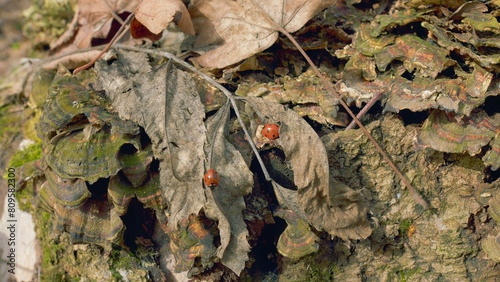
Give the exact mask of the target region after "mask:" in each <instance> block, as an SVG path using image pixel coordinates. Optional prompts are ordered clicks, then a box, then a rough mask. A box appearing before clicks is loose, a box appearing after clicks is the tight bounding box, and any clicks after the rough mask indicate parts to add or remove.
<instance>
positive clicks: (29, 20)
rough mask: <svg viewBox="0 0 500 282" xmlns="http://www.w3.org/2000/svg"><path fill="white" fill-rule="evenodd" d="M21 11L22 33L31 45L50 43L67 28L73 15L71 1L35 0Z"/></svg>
mask: <svg viewBox="0 0 500 282" xmlns="http://www.w3.org/2000/svg"><path fill="white" fill-rule="evenodd" d="M32 2H33V5H31V6H30V7H29V8H28V9H26V10H25V11H24V12H23V15H24V19H25V25H24V26H23V33H24V35H25V36H26V37H27V38H30V39H31V41H32V42H33V43H34V44H33V45H35V46H37V45H50V44H51V43H54V42H55V41H56V40H57V38H58V37H59V36H61V35H62V34H63V33H64V31H66V29H67V24H68V23H69V22H70V21H71V18H72V17H73V15H74V9H73V3H72V2H73V1H68V0H64V1H55V0H42V1H39V0H36V1H32Z"/></svg>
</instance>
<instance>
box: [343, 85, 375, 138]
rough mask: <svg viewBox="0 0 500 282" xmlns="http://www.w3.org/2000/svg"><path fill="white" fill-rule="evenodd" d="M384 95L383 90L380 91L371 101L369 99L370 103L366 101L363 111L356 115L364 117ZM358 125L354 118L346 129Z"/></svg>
mask: <svg viewBox="0 0 500 282" xmlns="http://www.w3.org/2000/svg"><path fill="white" fill-rule="evenodd" d="M381 96H382V92H379V93H377V94H375V96H373V97H372V98H371V99H370V101H368V103H366V105H365V106H364V107H363V108H362V109H361V111H359V113H358V114H357V115H356V117H357V118H358V119H361V117H363V116H364V115H365V114H366V112H368V110H369V109H370V108H371V107H373V105H375V102H377V101H378V99H379V98H380V97H381ZM355 126H356V122H355V121H354V120H352V121H351V123H349V125H348V126H347V127H346V128H345V129H346V130H347V129H353V128H354V127H355Z"/></svg>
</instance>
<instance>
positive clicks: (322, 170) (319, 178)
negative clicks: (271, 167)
mask: <svg viewBox="0 0 500 282" xmlns="http://www.w3.org/2000/svg"><path fill="white" fill-rule="evenodd" d="M246 101H247V103H248V104H249V105H250V106H251V107H252V108H253V109H254V110H255V113H256V115H257V116H258V119H259V120H261V121H263V122H273V123H276V124H280V137H279V138H278V139H276V140H275V141H276V144H277V145H278V146H279V147H280V148H282V149H283V152H284V153H285V155H286V160H287V162H288V163H289V164H290V166H291V168H292V170H293V173H294V182H295V185H297V188H298V191H292V190H287V189H276V190H275V192H276V194H277V197H278V199H279V198H281V199H282V200H284V202H280V205H282V206H283V207H286V208H289V209H292V210H293V211H294V212H296V213H297V214H299V215H301V216H303V217H305V219H306V220H307V222H308V223H309V224H311V225H312V226H314V227H315V228H316V229H317V230H325V231H327V232H328V233H330V234H331V235H334V236H339V237H341V238H343V239H364V238H366V237H368V236H369V235H370V234H371V228H370V226H369V223H368V219H367V217H366V208H365V207H363V206H361V205H360V203H359V202H360V200H361V199H360V196H359V193H358V192H356V191H353V190H352V189H350V188H349V187H347V186H346V185H345V184H342V183H340V182H338V181H334V180H333V179H331V178H330V174H329V165H328V156H327V153H326V149H325V147H324V145H323V143H322V141H321V140H320V138H319V137H318V135H317V134H316V132H315V131H314V130H313V129H312V128H311V126H310V125H309V124H308V123H307V122H306V121H305V120H304V119H303V118H302V117H300V116H299V115H298V114H297V113H295V112H294V111H292V110H290V109H286V108H285V107H283V106H282V105H280V104H277V103H273V102H269V101H266V100H264V99H262V98H254V97H248V98H247V99H246ZM273 186H274V187H275V188H276V187H278V188H279V185H273ZM285 190H287V191H285ZM297 209H298V210H297Z"/></svg>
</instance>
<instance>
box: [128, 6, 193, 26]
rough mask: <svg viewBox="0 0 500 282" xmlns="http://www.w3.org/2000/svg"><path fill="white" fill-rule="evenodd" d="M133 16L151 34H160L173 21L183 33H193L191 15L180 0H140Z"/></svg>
mask: <svg viewBox="0 0 500 282" xmlns="http://www.w3.org/2000/svg"><path fill="white" fill-rule="evenodd" d="M135 18H136V19H137V21H139V22H140V23H142V24H143V25H144V26H145V27H147V28H148V29H149V31H151V32H152V33H153V34H160V33H161V32H162V31H163V30H164V29H165V28H167V27H168V25H169V24H170V23H171V22H175V23H176V24H177V25H178V26H179V28H180V29H181V30H182V31H183V32H184V33H187V34H189V35H194V27H193V23H192V22H191V17H190V16H189V12H188V10H187V8H186V6H185V5H184V3H183V2H182V0H142V1H141V3H140V4H139V5H138V6H137V9H136V10H135Z"/></svg>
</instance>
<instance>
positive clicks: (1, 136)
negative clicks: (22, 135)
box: [0, 105, 22, 140]
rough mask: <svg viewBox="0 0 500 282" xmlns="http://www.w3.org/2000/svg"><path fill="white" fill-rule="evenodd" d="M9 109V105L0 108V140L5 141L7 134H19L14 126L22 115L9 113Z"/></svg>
mask: <svg viewBox="0 0 500 282" xmlns="http://www.w3.org/2000/svg"><path fill="white" fill-rule="evenodd" d="M10 108H11V105H5V106H1V107H0V140H5V138H6V136H7V135H8V134H9V133H10V134H12V133H17V132H19V128H18V127H17V126H16V125H17V124H18V123H19V121H20V120H21V119H22V115H20V114H19V113H12V112H9V109H10Z"/></svg>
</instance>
